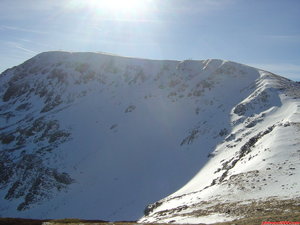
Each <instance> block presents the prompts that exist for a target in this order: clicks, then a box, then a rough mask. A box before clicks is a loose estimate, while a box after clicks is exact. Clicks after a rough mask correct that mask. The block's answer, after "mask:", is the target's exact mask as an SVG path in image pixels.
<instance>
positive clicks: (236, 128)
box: [140, 71, 300, 223]
mask: <svg viewBox="0 0 300 225" xmlns="http://www.w3.org/2000/svg"><path fill="white" fill-rule="evenodd" d="M259 73H260V78H259V79H257V80H256V81H255V86H256V88H255V90H254V91H253V92H252V93H251V94H250V95H249V96H248V97H246V98H245V99H243V101H241V103H239V104H237V105H236V106H235V107H233V108H232V111H231V112H230V121H231V130H230V132H229V133H228V134H227V136H226V137H225V138H224V140H223V141H222V142H220V143H219V144H218V145H217V147H216V149H215V150H214V151H213V153H212V156H213V157H212V158H211V159H210V160H209V161H208V162H207V163H206V164H205V166H204V167H203V168H202V169H201V170H200V172H199V173H198V174H197V175H196V176H195V177H194V178H193V179H192V180H191V181H189V182H188V183H187V184H186V185H185V186H184V187H182V188H181V189H180V190H178V191H177V192H175V193H174V194H172V195H170V196H168V197H166V198H164V199H162V200H160V201H158V202H156V203H155V204H152V205H149V206H148V209H147V215H146V216H144V217H143V218H142V219H141V220H140V222H171V223H215V222H224V221H232V220H234V219H239V218H244V217H249V216H254V215H255V214H258V213H260V211H271V212H276V210H279V207H280V206H281V207H282V208H280V210H279V212H282V210H288V208H287V207H286V206H287V204H292V205H294V206H298V208H299V202H300V182H299V181H300V174H299V169H300V168H299V165H300V163H299V157H300V138H299V137H300V101H299V97H300V88H299V84H295V83H293V82H290V81H288V80H286V79H284V78H282V77H278V76H275V75H272V74H270V73H268V72H265V71H259Z"/></svg>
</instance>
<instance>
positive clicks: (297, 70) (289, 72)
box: [250, 63, 300, 81]
mask: <svg viewBox="0 0 300 225" xmlns="http://www.w3.org/2000/svg"><path fill="white" fill-rule="evenodd" d="M250 65H251V66H253V67H256V68H261V69H263V70H267V71H269V72H273V73H276V74H278V75H280V76H285V77H289V78H290V79H292V80H298V81H300V77H299V75H300V65H298V64H292V63H277V64H271V63H266V64H259V63H253V64H250Z"/></svg>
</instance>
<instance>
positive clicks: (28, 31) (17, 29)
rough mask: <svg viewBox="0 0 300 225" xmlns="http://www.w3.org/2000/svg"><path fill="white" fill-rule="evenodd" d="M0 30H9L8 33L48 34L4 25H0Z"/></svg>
mask: <svg viewBox="0 0 300 225" xmlns="http://www.w3.org/2000/svg"><path fill="white" fill-rule="evenodd" d="M0 30H10V31H19V32H27V33H36V34H47V33H48V32H45V31H40V30H34V29H26V28H21V27H17V26H6V25H1V26H0Z"/></svg>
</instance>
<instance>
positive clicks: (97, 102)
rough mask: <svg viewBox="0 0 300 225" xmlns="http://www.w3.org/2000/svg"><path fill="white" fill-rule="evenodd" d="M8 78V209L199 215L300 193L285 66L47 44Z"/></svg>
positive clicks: (1, 191) (293, 103) (217, 217)
mask: <svg viewBox="0 0 300 225" xmlns="http://www.w3.org/2000/svg"><path fill="white" fill-rule="evenodd" d="M0 85H1V88H0V98H1V101H0V121H1V127H0V141H1V142H0V146H1V149H0V198H1V205H0V217H31V218H66V217H75V218H88V219H103V220H135V219H137V218H140V217H141V216H142V215H143V210H144V208H145V206H146V205H148V207H147V208H146V209H145V212H144V213H145V216H144V217H143V218H141V220H140V221H141V222H175V223H183V222H187V223H199V222H202V221H204V222H216V221H225V220H232V219H234V218H238V217H242V212H240V211H238V210H237V209H238V208H242V206H245V205H247V204H251V202H259V201H260V202H267V201H271V200H272V201H274V202H275V201H278V202H280V203H284V201H287V202H288V201H289V200H292V199H293V200H294V201H296V202H298V203H299V197H300V193H299V190H300V184H299V180H300V179H299V155H300V152H299V151H300V150H299V142H300V139H299V136H300V135H299V132H300V117H299V113H300V101H299V97H300V89H299V84H297V83H295V82H293V81H290V80H288V79H285V78H283V77H280V76H277V75H274V74H272V73H269V72H266V71H263V70H259V69H256V68H253V67H249V66H246V65H242V64H238V63H234V62H230V61H223V60H217V59H210V60H200V61H194V60H186V61H181V62H180V61H168V60H161V61H160V60H147V59H134V58H126V57H120V56H113V55H108V54H101V53H68V52H45V53H41V54H39V55H37V56H35V57H33V58H32V59H30V60H28V61H26V62H24V63H23V64H21V65H19V66H17V67H13V68H11V69H8V70H6V71H5V72H3V73H2V74H1V75H0ZM199 170H200V172H199ZM178 189H179V190H178ZM173 192H175V193H173ZM172 193H173V194H172ZM170 194H171V195H170ZM168 195H169V196H168ZM166 196H168V197H166ZM164 197H165V198H164ZM162 198H164V199H162ZM159 199H162V200H159ZM155 201H157V202H156V203H153V202H155ZM150 203H153V204H150ZM291 204H292V203H291ZM293 204H294V202H293ZM228 206H232V211H228Z"/></svg>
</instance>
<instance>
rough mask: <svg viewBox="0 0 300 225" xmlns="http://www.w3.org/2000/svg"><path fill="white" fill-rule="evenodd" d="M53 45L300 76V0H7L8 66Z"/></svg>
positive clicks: (2, 64) (3, 65)
mask: <svg viewBox="0 0 300 225" xmlns="http://www.w3.org/2000/svg"><path fill="white" fill-rule="evenodd" d="M118 1H119V2H118ZM107 2H113V4H107ZM124 2H126V4H124ZM52 50H64V51H92V52H109V53H113V54H118V55H124V56H132V57H141V58H151V59H176V60H184V59H195V60H197V59H208V58H218V59H226V60H232V61H236V62H240V63H244V64H248V65H252V66H256V67H259V68H262V69H266V70H269V71H271V72H274V73H277V74H279V75H282V76H285V77H288V78H290V79H293V80H300V1H299V0H138V1H137V0H48V1H46V0H0V72H1V71H3V70H5V69H7V68H9V67H12V66H15V65H18V64H20V63H22V62H23V61H25V60H27V59H29V58H31V57H33V56H34V55H36V54H38V53H40V52H44V51H52Z"/></svg>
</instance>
